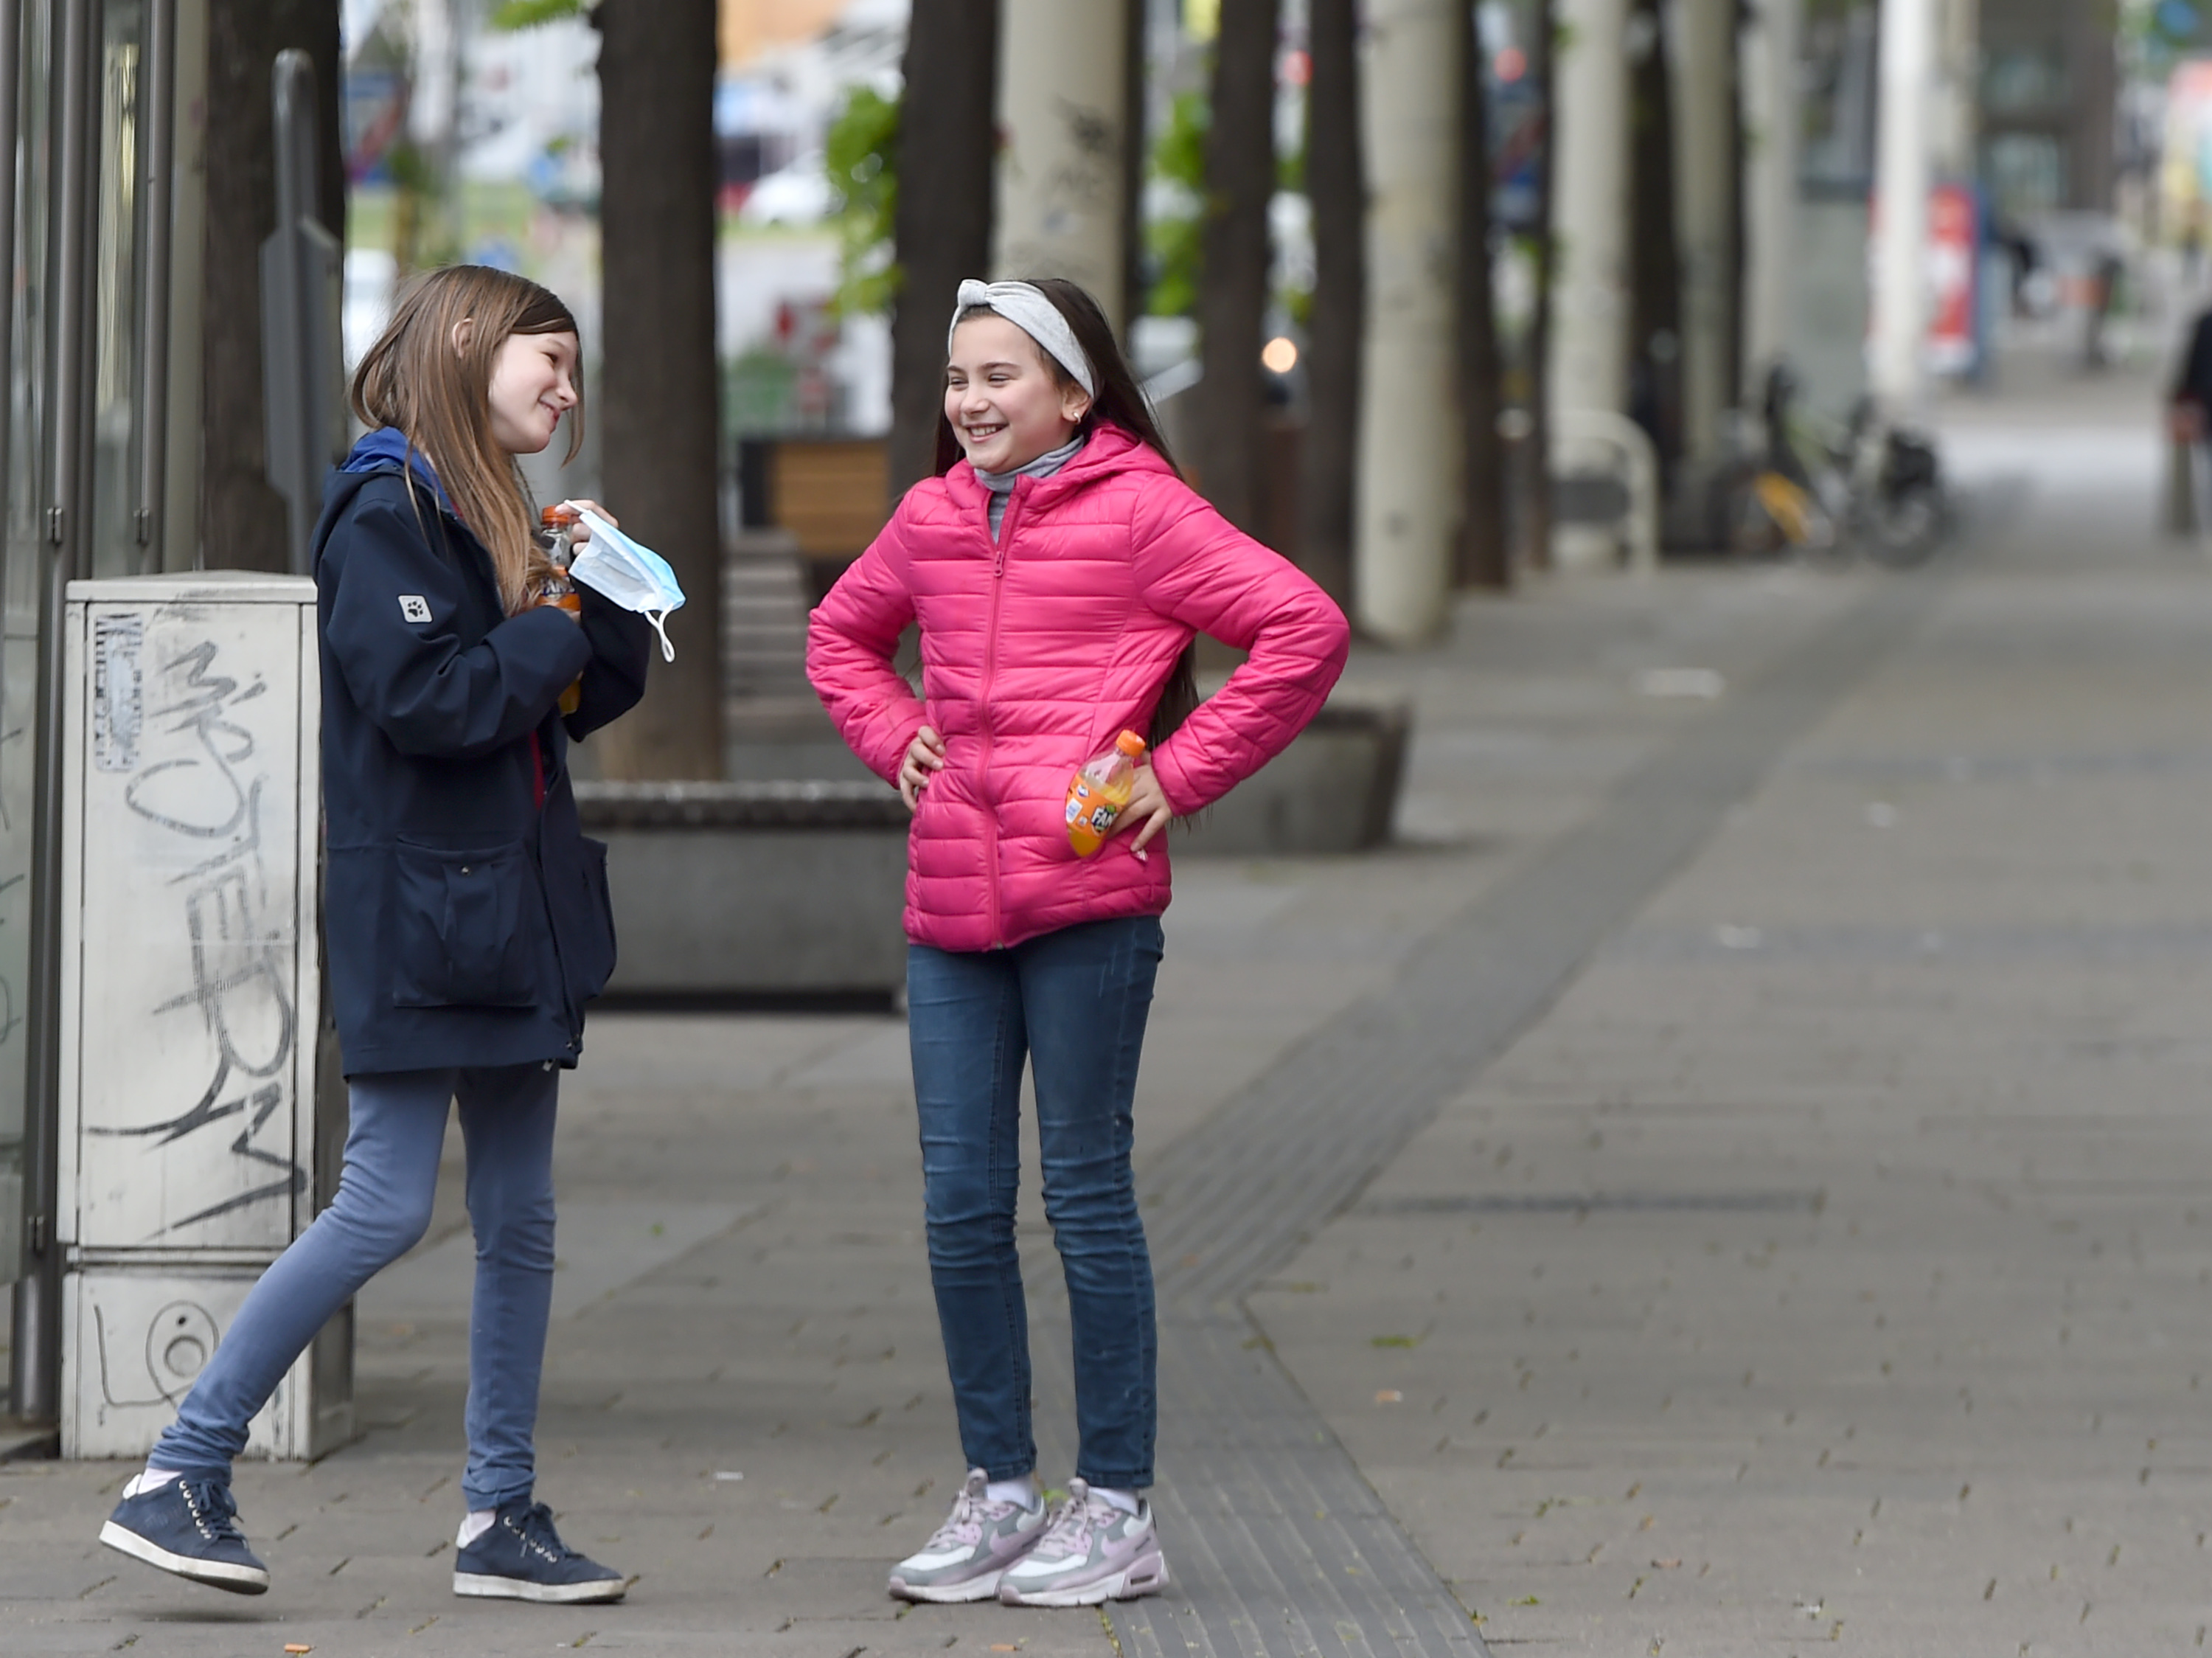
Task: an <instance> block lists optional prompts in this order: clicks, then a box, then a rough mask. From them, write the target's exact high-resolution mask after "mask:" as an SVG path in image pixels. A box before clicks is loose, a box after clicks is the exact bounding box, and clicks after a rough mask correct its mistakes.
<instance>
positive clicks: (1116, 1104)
mask: <svg viewBox="0 0 2212 1658" xmlns="http://www.w3.org/2000/svg"><path fill="white" fill-rule="evenodd" d="M1160 944H1161V935H1160V923H1159V919H1158V917H1155V916H1135V917H1128V918H1127V919H1122V920H1115V921H1097V922H1091V923H1085V924H1084V925H1082V926H1077V927H1068V928H1064V929H1062V930H1060V931H1059V932H1055V933H1048V934H1046V935H1044V936H1042V937H1041V938H1033V939H1030V940H1028V941H1027V942H1024V943H1021V944H1017V945H1016V946H1014V948H1012V949H1010V950H989V951H983V952H979V953H972V954H971V953H968V952H953V951H949V950H939V949H934V948H931V947H930V946H928V945H926V944H913V945H909V946H908V948H907V967H906V983H907V1027H908V1033H909V1036H910V1038H911V1040H912V1042H913V1045H914V1093H915V1105H916V1106H917V1107H918V1108H919V1112H920V1116H921V1170H922V1187H923V1212H924V1216H925V1218H926V1220H927V1227H928V1234H929V1277H930V1282H931V1283H932V1285H933V1287H934V1288H935V1289H936V1292H937V1318H938V1323H939V1326H940V1327H941V1328H942V1330H943V1331H944V1334H945V1364H946V1367H947V1368H948V1369H949V1370H950V1371H951V1376H952V1398H953V1404H954V1406H955V1408H956V1410H957V1412H958V1414H959V1418H960V1445H961V1449H962V1450H963V1452H965V1453H966V1454H967V1458H968V1462H969V1466H971V1467H976V1468H981V1469H982V1470H983V1472H985V1474H987V1476H988V1477H989V1478H993V1479H1012V1478H1017V1477H1018V1476H1019V1475H1022V1474H1025V1473H1028V1472H1030V1471H1031V1470H1032V1469H1034V1468H1035V1467H1036V1439H1035V1438H1034V1436H1032V1434H1031V1431H1030V1346H1029V1314H1028V1309H1027V1307H1026V1304H1025V1303H1024V1300H1023V1296H1022V1271H1021V1263H1020V1261H1019V1259H1018V1258H1017V1256H1016V1254H1015V1251H1014V1197H1015V1192H1016V1189H1017V1187H1018V1184H1019V1181H1020V1179H1021V1122H1020V1110H1021V1088H1022V1064H1023V1061H1024V1058H1027V1060H1028V1061H1029V1063H1030V1067H1031V1069H1032V1070H1033V1071H1034V1074H1035V1076H1036V1102H1037V1144H1038V1149H1039V1151H1040V1154H1041V1161H1042V1164H1043V1168H1044V1210H1045V1217H1046V1218H1047V1219H1048V1221H1049V1222H1051V1223H1052V1234H1053V1241H1054V1244H1055V1245H1057V1246H1058V1247H1059V1249H1060V1268H1061V1270H1062V1271H1063V1272H1065V1274H1066V1279H1067V1307H1068V1314H1069V1319H1070V1321H1071V1322H1072V1323H1073V1326H1074V1340H1075V1352H1074V1359H1075V1416H1076V1426H1077V1429H1078V1431H1079V1436H1080V1440H1081V1450H1080V1452H1079V1454H1078V1456H1077V1459H1076V1466H1075V1472H1076V1473H1077V1475H1078V1476H1079V1477H1080V1478H1084V1479H1085V1480H1088V1481H1089V1482H1090V1483H1091V1484H1093V1485H1104V1486H1110V1487H1115V1488H1119V1489H1127V1490H1133V1489H1136V1488H1138V1487H1140V1486H1146V1485H1149V1484H1152V1441H1153V1437H1154V1435H1155V1432H1156V1430H1157V1427H1158V1417H1159V1395H1158V1384H1157V1381H1156V1373H1157V1370H1158V1351H1159V1343H1158V1334H1157V1332H1156V1330H1155V1327H1154V1323H1153V1314H1152V1257H1151V1256H1150V1255H1149V1254H1148V1253H1146V1248H1145V1228H1144V1224H1143V1222H1140V1221H1139V1219H1138V1217H1137V1192H1136V1186H1135V1182H1134V1181H1133V1179H1132V1178H1131V1175H1130V1172H1129V1150H1130V1146H1131V1144H1132V1142H1133V1123H1132V1119H1131V1115H1130V1106H1131V1102H1132V1101H1133V1099H1134V1098H1135V1095H1136V1091H1137V1060H1138V1057H1139V1054H1140V1053H1141V1052H1142V1051H1143V1049H1144V1045H1145V1017H1146V1014H1147V1013H1148V1012H1149V1011H1150V1010H1151V1008H1152V976H1153V974H1154V973H1155V972H1158V968H1159V965H1160Z"/></svg>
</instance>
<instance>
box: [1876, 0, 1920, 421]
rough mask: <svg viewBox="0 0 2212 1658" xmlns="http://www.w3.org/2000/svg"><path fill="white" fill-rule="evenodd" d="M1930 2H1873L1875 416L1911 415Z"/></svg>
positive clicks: (1916, 395)
mask: <svg viewBox="0 0 2212 1658" xmlns="http://www.w3.org/2000/svg"><path fill="white" fill-rule="evenodd" d="M1934 14H1935V8H1934V3H1933V0H1881V63H1880V66H1879V70H1878V74H1877V81H1876V89H1877V94H1878V108H1877V112H1876V117H1875V119H1876V127H1875V213H1876V214H1877V215H1878V216H1879V219H1880V229H1879V230H1878V232H1877V234H1876V236H1875V262H1874V284H1873V286H1874V293H1873V300H1874V329H1873V338H1872V339H1871V340H1870V341H1869V344H1868V352H1867V369H1868V380H1869V384H1870V385H1871V387H1872V389H1873V392H1874V394H1875V398H1876V399H1878V400H1879V402H1880V404H1881V408H1882V410H1883V412H1885V413H1886V414H1888V415H1891V416H1893V417H1902V416H1911V415H1912V414H1914V413H1916V412H1917V411H1918V409H1919V407H1920V405H1921V402H1922V400H1923V396H1924V393H1925V377H1924V375H1923V372H1922V367H1921V347H1922V340H1923V335H1924V334H1925V332H1926V330H1927V319H1928V186H1929V91H1930V86H1929V82H1930V80H1931V79H1932V70H1933V69H1934V61H1933V59H1934V54H1935V44H1936V43H1935V33H1936V31H1935V15H1934Z"/></svg>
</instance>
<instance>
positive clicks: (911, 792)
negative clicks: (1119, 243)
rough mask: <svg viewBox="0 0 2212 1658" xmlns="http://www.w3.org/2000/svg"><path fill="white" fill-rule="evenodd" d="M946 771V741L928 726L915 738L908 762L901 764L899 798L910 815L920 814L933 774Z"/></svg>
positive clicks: (910, 747) (909, 745)
mask: <svg viewBox="0 0 2212 1658" xmlns="http://www.w3.org/2000/svg"><path fill="white" fill-rule="evenodd" d="M944 769H945V739H944V738H942V737H940V736H939V735H937V733H936V732H934V731H933V730H932V729H930V728H929V727H927V726H926V725H925V726H924V727H922V728H921V730H919V731H917V732H915V734H914V741H912V742H910V743H908V745H907V746H906V758H905V759H903V760H901V761H900V762H899V776H898V789H899V798H900V799H901V800H902V801H904V802H906V809H907V810H908V812H919V811H920V810H921V791H922V790H923V789H927V788H928V787H929V777H930V774H931V773H932V772H933V771H943V770H944Z"/></svg>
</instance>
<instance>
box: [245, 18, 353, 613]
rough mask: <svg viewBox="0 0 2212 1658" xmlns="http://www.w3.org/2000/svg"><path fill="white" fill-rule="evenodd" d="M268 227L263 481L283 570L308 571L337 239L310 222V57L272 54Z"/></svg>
mask: <svg viewBox="0 0 2212 1658" xmlns="http://www.w3.org/2000/svg"><path fill="white" fill-rule="evenodd" d="M270 82H271V87H270V89H271V95H272V97H273V98H274V100H275V103H276V230H275V232H274V233H273V234H272V235H270V237H269V239H268V240H267V241H264V242H263V243H262V244H261V357H262V369H261V372H262V381H261V384H262V392H263V399H264V405H265V409H266V413H265V418H266V422H267V430H268V437H267V445H268V452H267V460H266V469H267V472H268V474H269V481H270V483H271V484H273V485H275V486H276V491H277V492H278V493H279V494H280V495H282V496H283V497H284V499H285V502H286V503H287V504H288V505H289V508H290V509H291V514H290V527H291V532H292V570H293V573H294V574H295V575H299V576H305V575H307V574H309V573H311V571H312V570H313V564H312V561H311V558H310V554H309V551H308V546H307V543H308V539H309V537H310V536H311V535H312V533H313V529H314V523H315V517H316V513H317V510H318V509H319V507H320V505H321V497H322V485H323V473H324V471H325V468H327V467H328V466H329V465H330V464H331V460H332V458H333V456H332V447H333V441H334V438H335V436H336V414H337V379H338V375H339V373H340V371H341V369H342V366H343V365H342V363H341V362H340V360H339V350H338V344H337V327H338V316H337V281H338V270H339V261H340V259H341V254H340V252H339V249H338V246H337V239H336V238H334V237H333V236H332V235H331V233H330V232H329V231H328V230H326V229H324V228H323V226H322V224H321V223H320V222H319V220H318V217H317V203H316V191H315V126H316V121H317V119H318V112H317V110H316V107H315V64H314V59H313V58H310V57H308V55H307V53H306V52H301V51H300V50H299V49H298V48H297V47H291V48H288V49H287V50H285V51H283V52H278V53H277V54H276V68H275V70H273V71H272V73H271V76H270Z"/></svg>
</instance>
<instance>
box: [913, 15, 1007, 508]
mask: <svg viewBox="0 0 2212 1658" xmlns="http://www.w3.org/2000/svg"><path fill="white" fill-rule="evenodd" d="M998 62H999V4H998V0H915V7H914V20H913V21H912V23H911V24H909V25H908V31H907V39H906V64H905V68H906V91H905V94H903V96H902V99H901V101H900V104H899V143H898V148H899V154H898V206H897V210H896V221H895V224H894V230H895V233H896V240H897V243H898V262H899V294H898V298H897V300H896V302H895V308H894V310H893V312H892V314H891V436H890V504H891V505H893V506H896V505H897V503H898V500H899V497H901V496H902V495H904V494H905V493H906V491H907V489H908V486H909V485H912V484H913V483H914V482H915V480H916V479H921V478H926V477H927V476H928V475H929V474H930V472H932V471H933V470H934V467H935V464H936V454H937V427H938V423H939V421H940V420H942V419H943V418H944V414H943V411H944V407H945V320H946V319H947V318H949V317H950V316H951V314H952V301H953V296H954V294H955V293H956V292H957V290H958V289H959V286H960V283H961V280H962V278H963V277H987V276H989V274H990V264H991V169H992V166H993V158H994V150H995V149H996V137H997V134H996V123H995V122H994V119H993V110H994V101H993V100H994V96H995V92H996V88H997V84H998Z"/></svg>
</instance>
